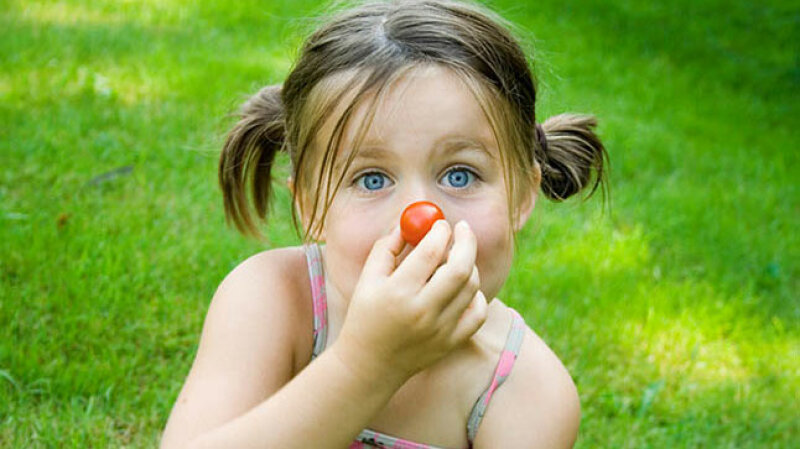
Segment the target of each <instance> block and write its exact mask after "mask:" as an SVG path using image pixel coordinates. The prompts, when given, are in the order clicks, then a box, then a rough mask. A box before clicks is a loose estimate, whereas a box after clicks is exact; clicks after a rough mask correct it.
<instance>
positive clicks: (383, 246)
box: [361, 225, 406, 277]
mask: <svg viewBox="0 0 800 449" xmlns="http://www.w3.org/2000/svg"><path fill="white" fill-rule="evenodd" d="M405 245H406V242H405V240H403V237H402V234H401V233H400V225H397V226H395V227H394V229H392V230H391V231H390V232H389V234H387V235H385V236H383V237H381V238H379V239H378V240H376V241H375V244H374V245H372V250H370V252H369V255H368V256H367V260H366V262H364V268H363V269H362V271H361V276H365V275H366V276H372V277H387V276H389V275H391V274H392V272H393V271H394V269H395V268H396V265H395V258H396V257H397V256H398V255H400V253H401V252H403V248H404V247H405Z"/></svg>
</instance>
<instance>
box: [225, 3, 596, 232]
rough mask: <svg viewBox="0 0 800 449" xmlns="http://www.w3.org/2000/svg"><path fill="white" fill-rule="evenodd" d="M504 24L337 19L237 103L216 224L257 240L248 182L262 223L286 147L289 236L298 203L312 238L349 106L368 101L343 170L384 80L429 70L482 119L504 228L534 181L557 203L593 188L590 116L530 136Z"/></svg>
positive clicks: (495, 20)
mask: <svg viewBox="0 0 800 449" xmlns="http://www.w3.org/2000/svg"><path fill="white" fill-rule="evenodd" d="M511 28H512V26H511V25H510V24H508V23H507V22H505V21H504V20H503V19H502V18H500V17H498V16H497V15H495V14H494V13H492V12H491V11H487V10H485V9H484V8H482V7H479V6H477V5H474V4H471V3H464V2H454V1H435V0H410V1H387V2H372V3H365V4H361V5H359V6H357V7H355V8H351V9H348V10H345V11H344V12H341V13H339V14H338V15H337V16H335V17H334V18H332V19H331V20H329V21H328V22H327V23H325V24H323V25H322V26H321V27H320V28H319V29H318V30H317V31H315V32H314V33H313V34H311V36H310V37H309V38H308V39H307V40H306V41H305V43H304V45H303V47H302V49H301V51H300V55H299V57H298V59H297V61H296V63H295V65H294V67H293V69H292V70H291V72H290V73H289V75H288V77H287V78H286V81H285V82H284V83H283V85H282V86H281V85H276V86H267V87H265V88H263V89H261V90H260V91H259V92H258V93H256V94H255V95H254V96H253V97H252V98H250V99H249V100H248V101H247V102H245V103H244V105H243V106H242V107H241V110H240V113H239V115H240V120H239V122H238V123H236V125H235V126H234V127H233V129H232V130H231V131H230V133H229V134H228V136H227V139H226V141H225V144H224V147H223V150H222V155H221V157H220V164H219V182H220V186H221V188H222V193H223V199H224V204H225V214H226V219H227V220H228V221H229V222H230V221H232V222H233V223H234V224H235V225H236V227H237V228H238V229H239V230H240V231H241V232H242V233H244V234H247V235H252V236H256V237H260V236H261V234H260V232H259V231H258V227H257V225H256V220H255V219H254V217H253V215H252V212H251V209H250V207H249V201H250V200H248V184H249V187H250V188H249V190H250V192H249V194H250V196H252V202H253V206H254V208H255V214H256V218H257V219H260V220H261V221H264V222H266V219H267V211H268V204H269V201H270V196H271V175H270V172H271V169H272V165H273V161H274V157H275V154H276V153H277V152H279V151H285V152H287V153H288V154H289V156H290V160H291V164H292V176H293V179H294V185H295V189H294V195H293V201H292V217H293V220H294V225H295V229H298V226H297V210H296V209H295V205H296V204H297V205H299V207H300V214H301V216H303V217H304V221H307V223H305V227H304V229H303V231H304V234H303V238H304V239H306V240H307V239H309V238H313V236H315V235H316V232H318V231H319V230H320V229H322V226H323V225H324V220H325V215H326V213H327V209H328V207H329V205H330V203H331V201H332V199H333V196H334V195H335V193H336V191H337V189H338V188H339V185H340V184H341V182H342V178H343V175H342V176H340V177H339V179H336V180H335V179H334V178H335V177H334V168H335V167H339V166H340V165H341V162H338V163H337V161H336V159H337V149H338V148H339V146H340V143H341V140H342V136H343V132H344V129H345V128H346V127H347V125H348V121H349V119H350V117H351V115H352V114H353V112H354V110H355V109H356V107H357V106H358V105H359V104H361V102H363V101H368V102H369V107H370V109H369V110H368V113H367V119H366V120H365V121H364V123H362V124H360V128H359V131H358V132H357V137H356V142H355V145H354V151H352V152H351V153H350V155H349V156H348V160H347V161H345V162H344V167H345V170H346V168H347V167H348V166H349V164H350V162H351V161H352V160H353V157H354V156H355V154H356V153H357V151H358V147H359V145H360V142H361V139H362V138H363V136H364V135H365V134H366V130H367V129H368V128H369V126H370V123H371V121H372V117H374V113H375V109H376V106H377V104H378V103H379V102H380V100H381V98H382V97H383V95H384V94H385V93H386V91H387V89H388V88H389V87H390V86H391V84H392V83H393V82H394V81H395V80H397V79H398V78H399V77H400V76H401V75H402V74H403V73H406V72H407V71H408V70H410V69H414V68H417V67H421V66H425V65H431V64H435V65H440V66H443V67H446V68H448V69H451V70H453V71H454V72H455V73H456V74H458V75H459V76H460V77H461V78H462V79H463V80H464V81H465V83H466V85H467V86H468V87H469V88H470V90H471V91H472V93H473V94H474V96H475V98H476V100H477V101H478V102H479V104H480V105H481V107H482V108H483V110H484V112H485V113H486V116H487V119H488V120H489V123H490V124H491V126H492V128H493V130H494V134H495V137H496V139H497V141H498V144H499V146H500V154H501V159H502V160H501V162H502V163H503V165H504V169H505V170H504V173H505V177H506V185H507V186H508V191H509V198H508V202H509V214H510V217H509V218H510V222H513V220H514V219H515V218H516V213H517V207H515V206H516V205H518V204H521V201H524V200H527V199H529V195H531V194H532V192H533V191H534V190H533V189H534V188H536V187H537V186H540V187H541V189H542V192H543V193H544V195H545V196H547V197H548V198H550V199H552V200H555V201H562V200H564V199H566V198H569V197H570V196H572V195H574V194H576V193H578V192H580V191H581V190H583V189H584V188H585V187H587V186H588V185H589V184H592V183H591V179H592V172H594V173H595V174H596V176H595V179H594V183H593V185H592V188H591V191H590V192H589V194H588V195H587V196H586V198H588V197H589V196H591V195H592V194H593V193H594V192H595V190H596V189H597V187H598V186H600V185H602V186H604V187H607V181H606V176H607V175H606V171H607V165H608V154H607V153H606V150H605V148H604V147H603V144H602V142H601V141H600V139H599V138H598V137H597V135H596V134H595V133H594V128H595V127H596V125H597V122H596V120H595V118H594V117H592V116H586V115H574V114H561V115H558V116H555V117H551V118H549V119H548V120H546V121H545V122H544V123H543V124H542V125H541V128H542V130H543V133H541V134H540V133H538V132H537V128H538V126H536V121H535V116H536V114H535V101H536V87H535V80H534V77H533V75H532V73H531V71H530V69H529V63H528V60H527V58H526V56H525V53H524V52H523V50H522V48H521V47H520V44H519V43H518V40H517V39H516V38H515V37H514V36H513V35H512V34H511V31H510V29H511ZM342 106H344V109H343V112H342V113H341V114H340V115H339V118H338V120H337V121H336V123H335V126H334V127H333V133H332V135H331V137H330V139H329V141H328V142H327V145H326V147H325V148H324V150H322V148H319V151H321V154H311V155H309V154H308V153H309V151H316V149H315V148H316V147H317V145H314V139H315V136H316V135H317V133H318V132H319V131H320V129H321V128H322V126H323V124H325V123H326V122H327V121H328V120H329V119H330V118H331V116H332V113H333V111H334V109H337V110H338V108H341V107H342ZM342 173H344V172H342ZM323 181H325V182H323ZM312 190H313V191H314V193H313V194H309V192H310V191H312ZM604 198H605V190H604ZM308 206H310V208H309V209H307V208H308Z"/></svg>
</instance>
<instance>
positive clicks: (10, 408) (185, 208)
mask: <svg viewBox="0 0 800 449" xmlns="http://www.w3.org/2000/svg"><path fill="white" fill-rule="evenodd" d="M661 3H663V4H658V5H651V4H650V3H648V2H635V1H630V0H616V1H612V2H607V1H600V0H583V1H581V2H562V1H543V2H537V3H536V7H532V6H519V5H520V3H519V2H516V1H510V0H507V1H495V2H494V3H493V4H494V5H495V6H496V7H497V9H498V10H499V11H500V12H501V13H503V14H504V15H505V16H506V17H508V18H509V19H511V20H512V21H514V22H516V23H518V24H520V25H521V26H522V27H523V28H526V29H528V30H530V31H531V32H532V36H531V40H532V43H533V46H534V48H535V50H536V55H537V56H536V60H537V68H536V71H537V73H538V75H539V77H540V80H541V83H540V88H541V90H540V103H539V111H540V120H541V119H543V118H544V117H547V116H549V115H552V114H556V113H560V112H565V111H577V112H593V113H595V114H596V115H597V116H598V117H599V119H600V121H601V126H600V133H601V135H602V137H603V139H604V141H605V142H606V143H607V146H608V149H609V152H610V154H611V162H612V172H611V178H610V179H611V187H612V190H611V200H612V201H611V208H610V210H606V213H602V210H601V209H602V208H601V201H600V200H599V197H596V198H593V199H592V200H590V201H589V202H586V203H581V202H580V201H577V200H570V201H568V202H566V203H564V204H553V203H548V202H546V201H544V200H542V201H540V203H539V205H538V207H537V209H536V211H535V212H534V218H533V220H532V222H531V223H529V225H528V227H527V228H526V229H525V230H524V231H523V233H522V234H521V235H520V239H519V240H520V251H519V253H518V257H517V259H516V261H515V266H514V270H513V272H512V274H511V277H510V278H509V281H508V283H507V284H506V286H505V288H504V290H503V292H502V293H501V295H500V297H501V298H503V300H504V301H505V302H506V303H508V304H510V305H512V306H514V307H516V308H517V309H518V310H520V311H521V312H522V313H523V314H524V316H525V317H526V320H527V322H528V324H529V325H530V326H531V327H532V328H533V329H534V330H536V331H537V332H538V333H539V334H540V335H541V336H542V337H543V338H544V339H545V340H546V341H547V342H548V343H549V344H550V345H551V347H552V348H553V349H554V351H555V352H556V353H557V354H558V355H559V356H560V357H561V359H562V360H563V361H564V363H565V364H566V365H567V367H568V369H569V370H570V372H571V373H572V375H573V377H574V379H575V381H576V383H577V385H578V389H579V391H580V395H581V402H582V408H583V420H582V424H581V433H580V437H579V440H578V445H577V447H579V448H594V447H626V448H627V447H630V448H651V447H652V448H655V447H659V448H661V447H663V448H672V447H690V448H701V447H703V448H704V447H714V448H728V447H730V448H733V447H735V448H778V447H786V448H788V447H792V446H793V443H792V441H795V442H796V441H797V439H798V438H800V428H798V427H799V426H798V420H797V415H796V412H793V410H796V407H797V403H798V399H800V381H799V380H798V373H799V372H800V329H799V328H798V323H800V302H799V301H798V299H799V298H800V285H799V284H800V281H799V280H800V266H799V265H798V264H799V263H800V233H798V232H797V231H798V229H800V226H798V225H800V209H798V204H800V197H799V196H798V191H797V185H798V181H797V180H798V179H800V170H799V169H798V167H800V157H798V152H797V147H798V143H800V139H798V132H797V131H796V130H797V122H796V120H797V117H798V116H800V107H799V106H798V104H800V101H798V100H800V95H798V94H799V93H800V59H799V57H798V46H797V42H798V41H800V13H798V10H797V8H796V7H792V6H791V5H790V4H789V3H790V2H780V1H771V2H760V3H761V4H760V5H759V6H756V5H755V3H753V2H745V1H721V0H715V1H706V2H702V4H697V2H692V1H689V0H680V1H674V2H661ZM231 5H235V6H231ZM318 10H319V5H318V4H317V3H316V2H297V1H293V2H290V1H288V0H284V1H274V2H256V1H247V2H236V3H230V2H210V1H209V2H177V1H173V2H161V1H154V0H150V1H148V2H114V1H92V2H78V1H70V2H27V1H26V2H23V1H10V2H4V3H3V6H1V7H0V14H1V15H0V26H2V30H3V31H2V39H0V120H2V123H3V124H2V126H0V446H2V447H51V446H57V447H123V446H124V447H152V446H154V445H155V442H156V441H157V439H158V437H159V433H160V431H161V429H162V428H163V426H164V423H165V420H166V418H167V414H168V412H169V410H170V407H171V405H172V402H173V401H174V399H175V397H176V395H177V393H178V390H179V388H180V385H181V384H182V382H183V379H184V376H185V375H186V373H187V370H188V368H189V364H190V362H191V360H192V358H193V356H194V352H195V350H196V344H197V339H198V337H199V331H200V327H201V325H202V320H203V317H204V314H205V311H206V308H207V305H208V302H209V300H210V298H211V296H212V295H213V292H214V290H215V288H216V286H217V285H218V284H219V282H220V281H221V280H222V278H223V276H224V275H225V274H226V273H228V272H229V271H230V270H231V269H232V268H233V267H234V266H235V265H236V264H238V263H239V262H240V261H242V260H243V259H245V258H246V257H247V256H249V255H251V254H253V253H255V252H258V251H261V250H263V249H264V245H261V244H258V243H254V242H253V241H249V240H246V239H245V238H243V237H241V236H239V235H237V234H236V233H235V232H234V231H233V230H231V229H229V228H226V226H225V224H224V218H223V212H222V207H221V196H220V194H219V192H218V190H217V187H216V184H215V180H216V173H215V169H216V158H217V153H218V149H219V147H220V143H221V138H222V135H223V133H224V132H225V130H226V129H227V128H228V127H229V126H230V125H231V124H232V119H231V118H229V117H226V114H227V113H229V112H231V111H232V110H233V108H234V107H235V106H236V105H237V104H238V103H239V102H240V101H241V99H242V98H243V96H244V95H246V94H248V93H252V92H254V91H255V90H256V89H257V88H258V87H260V86H262V85H264V84H267V83H275V82H279V81H280V80H281V78H282V77H283V76H285V74H286V73H287V70H288V67H289V66H290V63H291V58H292V55H293V51H294V49H295V48H296V47H297V45H298V42H299V38H300V37H301V30H302V29H303V28H304V27H305V26H306V24H307V23H308V22H309V21H308V20H306V19H307V18H308V17H310V16H311V15H313V14H314V13H315V12H316V11H318ZM284 162H285V161H284ZM120 167H131V169H130V170H128V171H126V170H122V171H120V172H117V174H116V175H113V174H112V175H109V176H106V177H103V178H97V177H98V176H99V175H101V174H103V173H107V172H111V171H113V170H116V169H118V168H120ZM284 169H285V168H284ZM277 199H278V203H277V204H276V207H275V209H274V215H273V216H274V221H273V223H272V226H271V227H270V228H269V230H268V235H269V237H270V239H271V241H272V245H275V246H280V245H289V244H296V243H298V239H297V237H295V235H294V234H293V231H292V230H291V227H290V222H291V220H290V219H289V217H290V215H289V209H288V204H289V203H288V194H287V192H286V191H285V189H283V188H282V187H281V188H280V189H279V191H278V195H277ZM794 444H796V443H794Z"/></svg>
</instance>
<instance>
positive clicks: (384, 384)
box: [328, 335, 413, 391]
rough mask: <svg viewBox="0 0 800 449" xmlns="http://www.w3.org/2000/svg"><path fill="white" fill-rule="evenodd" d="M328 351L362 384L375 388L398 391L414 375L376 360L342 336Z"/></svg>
mask: <svg viewBox="0 0 800 449" xmlns="http://www.w3.org/2000/svg"><path fill="white" fill-rule="evenodd" d="M328 350H329V351H330V352H331V353H332V355H333V356H334V357H335V358H336V359H337V360H338V361H339V363H341V364H342V366H343V367H344V368H345V369H346V370H348V371H349V372H350V373H351V374H352V375H353V376H354V377H356V378H357V379H358V380H359V381H360V382H363V383H365V384H368V385H374V387H375V388H392V389H393V391H394V390H397V389H398V388H400V387H401V386H402V385H403V384H404V383H405V382H406V381H407V380H408V379H409V378H410V377H411V376H412V375H413V373H407V372H405V371H404V370H402V369H398V368H397V367H394V366H391V365H390V364H388V363H386V362H384V361H381V360H377V359H375V358H374V357H372V356H371V355H369V354H368V353H367V352H366V351H364V349H363V348H361V347H359V346H358V345H357V344H353V343H351V342H349V341H348V340H347V339H346V338H344V339H343V338H342V335H340V336H339V338H337V340H336V342H335V343H334V344H333V345H331V347H330V348H329V349H328Z"/></svg>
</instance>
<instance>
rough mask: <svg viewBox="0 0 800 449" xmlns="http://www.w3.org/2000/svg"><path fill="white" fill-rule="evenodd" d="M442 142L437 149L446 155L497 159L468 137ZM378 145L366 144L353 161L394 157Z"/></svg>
mask: <svg viewBox="0 0 800 449" xmlns="http://www.w3.org/2000/svg"><path fill="white" fill-rule="evenodd" d="M442 140H443V142H439V143H437V144H436V148H437V149H440V151H441V152H442V153H444V154H445V155H450V154H454V153H460V152H470V153H480V154H483V155H484V156H486V157H487V158H489V160H492V161H494V160H495V159H496V158H495V156H494V155H493V154H492V153H491V152H490V151H489V149H488V148H486V146H485V145H484V144H483V143H482V142H481V141H480V140H477V139H471V138H466V137H459V138H447V139H442ZM376 145H377V142H365V144H364V145H363V147H362V148H361V150H360V151H359V152H358V154H357V155H356V157H355V159H353V161H356V160H359V159H367V160H382V159H385V158H387V157H391V156H393V155H394V153H393V152H392V151H389V150H387V149H385V148H383V147H381V146H376Z"/></svg>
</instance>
